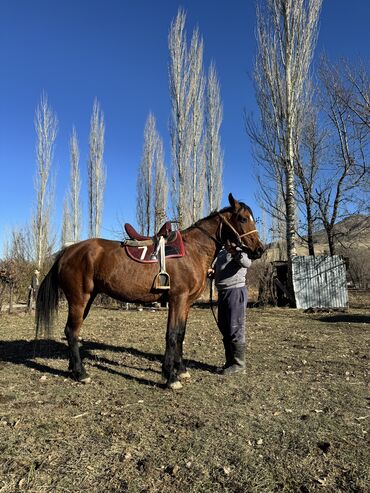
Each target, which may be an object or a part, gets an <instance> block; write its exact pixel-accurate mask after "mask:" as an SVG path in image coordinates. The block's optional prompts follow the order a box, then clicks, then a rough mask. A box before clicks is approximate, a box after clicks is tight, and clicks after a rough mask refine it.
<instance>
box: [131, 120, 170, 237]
mask: <svg viewBox="0 0 370 493" xmlns="http://www.w3.org/2000/svg"><path fill="white" fill-rule="evenodd" d="M166 208H167V181H166V174H165V168H164V158H163V143H162V140H161V138H160V136H159V134H158V132H157V129H156V121H155V117H154V115H153V114H152V113H149V116H148V118H147V121H146V124H145V129H144V146H143V156H142V159H141V163H140V168H139V173H138V178H137V205H136V216H137V220H138V224H139V228H140V231H141V233H142V234H145V235H147V236H149V235H151V234H153V233H155V232H156V230H157V228H158V227H159V222H160V221H162V220H164V219H165V218H166Z"/></svg>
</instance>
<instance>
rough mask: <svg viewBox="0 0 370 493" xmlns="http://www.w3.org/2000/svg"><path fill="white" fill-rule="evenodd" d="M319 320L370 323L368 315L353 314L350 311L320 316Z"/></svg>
mask: <svg viewBox="0 0 370 493" xmlns="http://www.w3.org/2000/svg"><path fill="white" fill-rule="evenodd" d="M318 320H320V322H325V323H347V324H370V317H369V316H368V315H352V314H349V313H341V314H338V315H330V316H327V317H320V318H318Z"/></svg>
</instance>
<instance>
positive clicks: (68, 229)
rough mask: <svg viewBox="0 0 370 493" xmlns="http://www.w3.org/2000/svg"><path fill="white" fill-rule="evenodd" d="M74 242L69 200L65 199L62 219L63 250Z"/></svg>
mask: <svg viewBox="0 0 370 493" xmlns="http://www.w3.org/2000/svg"><path fill="white" fill-rule="evenodd" d="M71 241H72V224H71V214H70V209H69V207H68V199H67V197H65V199H64V205H63V217H62V233H61V238H60V243H61V246H62V248H63V247H64V246H65V245H66V244H68V243H69V242H71Z"/></svg>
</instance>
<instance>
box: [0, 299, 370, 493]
mask: <svg viewBox="0 0 370 493" xmlns="http://www.w3.org/2000/svg"><path fill="white" fill-rule="evenodd" d="M368 301H369V300H365V302H363V301H361V302H358V303H357V304H356V303H354V304H353V305H354V306H357V308H351V309H350V310H349V311H348V312H347V313H312V314H305V313H303V312H302V311H298V310H291V309H277V308H274V309H264V310H262V309H256V308H254V309H249V310H248V316H247V326H248V356H247V360H248V364H247V374H246V375H242V376H240V375H239V376H238V377H237V376H234V377H229V378H228V379H227V378H224V377H221V376H219V375H217V373H216V370H217V367H218V366H219V365H221V364H222V363H223V354H222V346H221V339H220V337H219V334H218V332H217V328H216V326H215V323H214V320H213V318H212V314H211V312H210V310H209V309H200V308H198V309H192V310H191V312H190V318H189V323H188V330H187V335H186V340H185V357H186V359H187V361H188V367H189V370H190V372H191V375H192V378H191V380H190V381H189V382H186V384H185V385H184V388H183V389H182V390H181V391H178V392H173V391H170V390H166V389H164V388H163V387H162V386H161V385H160V383H159V381H160V371H161V358H162V354H163V350H164V334H165V320H166V312H165V311H156V312H152V311H145V310H144V311H141V312H140V311H129V312H125V311H119V310H112V309H99V308H95V309H93V310H92V312H91V313H90V315H89V317H88V319H87V320H86V322H85V326H84V331H83V342H82V349H83V354H84V358H85V362H86V367H87V370H88V372H89V374H90V375H91V377H92V383H91V384H89V385H82V384H78V383H75V382H73V381H72V380H71V379H70V378H69V375H68V372H67V366H68V364H67V360H66V343H65V340H64V339H63V337H62V335H63V324H64V321H65V312H64V311H63V310H62V311H61V313H60V316H59V322H58V326H57V327H56V329H55V339H54V340H53V341H39V342H38V343H37V345H36V346H35V345H34V341H33V337H34V327H33V318H32V316H30V315H26V314H22V313H19V314H18V315H17V314H16V315H7V314H2V315H1V316H0V339H1V341H0V391H1V393H0V492H1V493H12V492H18V491H24V492H32V493H41V492H43V493H44V492H76V493H78V492H89V493H101V492H105V493H121V492H122V493H123V492H129V493H144V492H146V493H152V492H163V493H169V492H177V493H195V492H201V493H208V492H209V493H211V492H212V493H217V492H220V493H221V492H222V493H228V492H229V493H231V492H232V493H248V492H252V493H265V492H266V493H273V492H297V493H310V492H325V493H326V492H333V493H334V492H346V493H348V492H356V493H360V492H362V493H365V492H366V493H367V492H369V491H370V475H369V464H370V447H369V423H370V388H369V340H370V337H369V335H370V309H369V308H366V307H368V306H369V303H368Z"/></svg>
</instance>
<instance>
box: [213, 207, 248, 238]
mask: <svg viewBox="0 0 370 493" xmlns="http://www.w3.org/2000/svg"><path fill="white" fill-rule="evenodd" d="M218 215H219V216H220V218H221V221H222V222H223V223H225V224H226V225H227V226H228V227H229V228H230V229H231V231H232V232H233V233H235V236H236V237H237V239H238V240H240V238H243V237H244V236H248V235H251V234H252V233H257V230H256V229H252V230H251V231H248V232H247V233H243V234H242V235H241V234H239V233H238V232H237V230H236V229H235V228H234V226H233V225H232V224H230V223H229V221H228V220H227V219H226V218H225V217H224V216H223V215H222V214H220V213H219V214H218Z"/></svg>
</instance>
